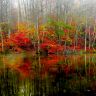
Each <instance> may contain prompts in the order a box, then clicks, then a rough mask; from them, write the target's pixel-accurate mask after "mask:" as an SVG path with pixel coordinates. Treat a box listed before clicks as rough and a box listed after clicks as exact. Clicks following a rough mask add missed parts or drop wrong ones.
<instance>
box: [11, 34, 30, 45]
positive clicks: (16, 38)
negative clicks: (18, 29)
mask: <svg viewBox="0 0 96 96" xmlns="http://www.w3.org/2000/svg"><path fill="white" fill-rule="evenodd" d="M11 40H12V41H13V43H14V44H16V45H17V46H19V47H21V46H27V45H28V44H29V43H30V39H29V38H27V37H26V35H25V34H24V33H18V34H14V35H12V38H11Z"/></svg>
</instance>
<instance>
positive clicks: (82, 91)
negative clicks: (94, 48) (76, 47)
mask: <svg viewBox="0 0 96 96" xmlns="http://www.w3.org/2000/svg"><path fill="white" fill-rule="evenodd" d="M0 96H96V54H83V55H66V56H64V55H48V56H40V55H39V56H38V55H34V56H33V55H32V53H31V52H30V54H29V53H22V54H8V55H0Z"/></svg>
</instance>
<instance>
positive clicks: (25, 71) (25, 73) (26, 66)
mask: <svg viewBox="0 0 96 96" xmlns="http://www.w3.org/2000/svg"><path fill="white" fill-rule="evenodd" d="M31 69H32V67H31V62H30V61H29V60H28V59H26V58H25V59H24V63H23V64H22V65H21V66H19V67H18V68H17V71H19V73H20V75H21V76H22V77H24V78H25V77H32V76H33V71H32V70H31ZM31 75H32V76H31Z"/></svg>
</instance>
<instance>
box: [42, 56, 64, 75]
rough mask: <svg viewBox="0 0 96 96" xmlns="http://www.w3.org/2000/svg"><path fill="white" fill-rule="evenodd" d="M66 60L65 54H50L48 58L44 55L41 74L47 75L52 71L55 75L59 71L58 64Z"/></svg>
mask: <svg viewBox="0 0 96 96" xmlns="http://www.w3.org/2000/svg"><path fill="white" fill-rule="evenodd" d="M63 60H64V57H63V56H57V55H49V56H48V57H47V58H46V57H43V58H41V64H42V65H41V66H42V70H41V75H43V76H44V75H45V74H48V73H51V74H53V75H56V73H57V72H58V66H59V63H60V62H61V61H63Z"/></svg>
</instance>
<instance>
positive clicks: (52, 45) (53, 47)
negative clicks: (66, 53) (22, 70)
mask: <svg viewBox="0 0 96 96" xmlns="http://www.w3.org/2000/svg"><path fill="white" fill-rule="evenodd" d="M40 48H41V50H43V51H45V50H48V53H55V52H58V51H63V50H64V47H63V46H61V45H59V44H57V43H56V42H55V41H52V40H49V39H47V38H46V39H45V40H44V42H43V43H42V44H40Z"/></svg>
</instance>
